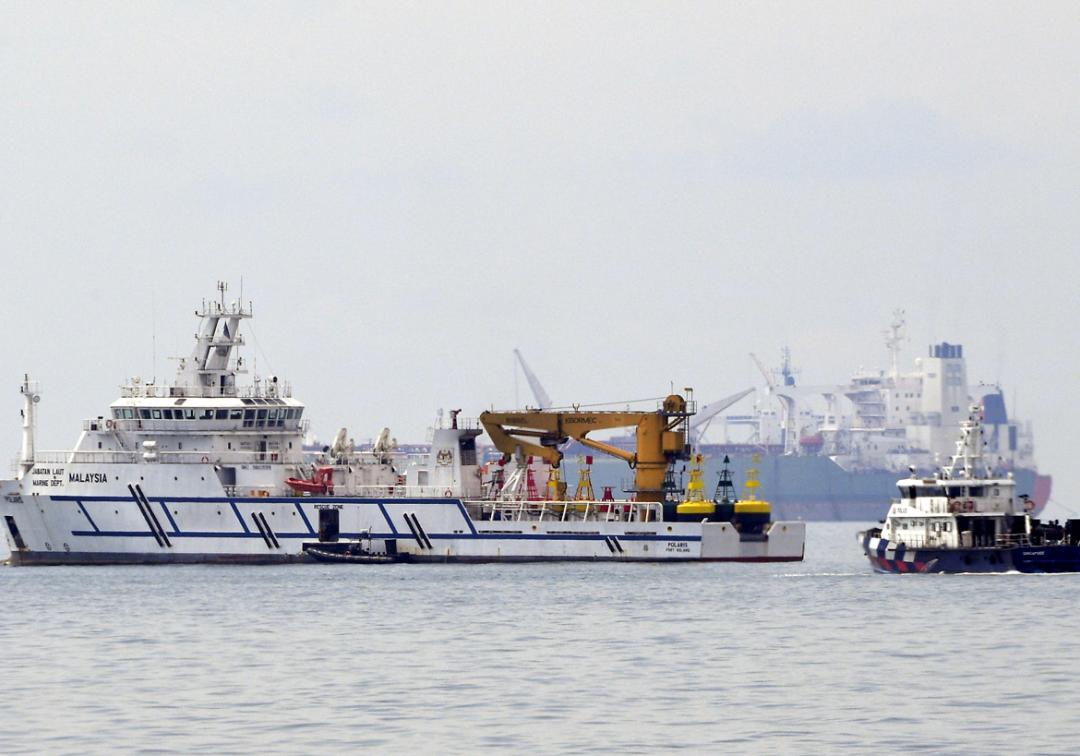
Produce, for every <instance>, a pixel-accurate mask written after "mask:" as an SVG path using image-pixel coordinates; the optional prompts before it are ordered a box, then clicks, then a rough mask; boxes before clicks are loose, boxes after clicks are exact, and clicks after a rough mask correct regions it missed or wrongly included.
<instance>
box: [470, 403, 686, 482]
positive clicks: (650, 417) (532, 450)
mask: <svg viewBox="0 0 1080 756" xmlns="http://www.w3.org/2000/svg"><path fill="white" fill-rule="evenodd" d="M693 413H694V409H693V406H692V403H688V402H687V401H686V400H685V399H684V398H683V397H681V396H679V395H678V394H672V395H671V396H669V397H667V398H666V399H665V400H664V403H663V406H662V408H661V409H659V410H656V411H653V412H599V411H597V412H590V411H578V410H572V411H552V410H546V411H545V410H524V411H512V412H494V411H491V412H484V413H482V414H481V415H480V422H481V423H483V425H484V429H485V430H486V431H487V434H488V436H490V437H491V441H492V443H494V444H495V448H497V449H498V450H499V451H501V452H502V454H503V459H504V460H505V461H509V459H510V457H511V456H512V455H513V454H515V452H517V451H518V450H520V451H521V453H523V454H526V455H532V456H535V457H540V458H541V459H543V460H544V461H545V462H547V463H548V464H549V465H551V466H552V467H558V466H559V463H560V462H562V457H563V455H562V452H561V451H559V448H558V447H559V446H560V445H561V444H563V443H565V442H566V441H568V440H570V439H574V440H577V441H580V442H581V443H582V444H584V445H585V446H588V447H589V448H591V449H595V450H597V451H599V452H603V453H604V454H610V455H612V456H613V457H618V458H619V459H622V460H624V461H625V462H626V463H627V464H629V465H630V467H631V468H633V469H634V489H635V491H636V492H637V498H638V500H639V501H663V500H664V475H665V473H666V472H667V469H668V466H669V465H670V464H671V463H672V462H673V461H674V460H676V459H686V458H688V456H689V451H688V449H689V447H688V446H687V443H686V435H687V425H688V422H689V419H690V417H691V415H693ZM625 427H636V428H637V436H636V445H635V450H634V451H633V452H630V451H627V450H625V449H621V448H619V447H617V446H613V445H611V444H606V443H604V442H602V441H596V440H594V439H591V438H588V437H587V436H588V434H589V433H591V432H592V431H596V430H602V429H606V428H625Z"/></svg>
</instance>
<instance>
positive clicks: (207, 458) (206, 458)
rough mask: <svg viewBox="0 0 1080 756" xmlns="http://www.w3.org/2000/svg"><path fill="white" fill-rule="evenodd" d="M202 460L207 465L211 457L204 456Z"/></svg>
mask: <svg viewBox="0 0 1080 756" xmlns="http://www.w3.org/2000/svg"><path fill="white" fill-rule="evenodd" d="M201 461H202V463H203V464H204V465H205V464H206V463H207V462H209V461H210V458H209V457H203V458H202V460H201Z"/></svg>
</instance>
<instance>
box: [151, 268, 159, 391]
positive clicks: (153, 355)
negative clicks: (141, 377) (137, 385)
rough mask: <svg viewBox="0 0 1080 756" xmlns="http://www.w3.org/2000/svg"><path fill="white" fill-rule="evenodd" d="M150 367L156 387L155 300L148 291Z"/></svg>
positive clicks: (152, 293) (152, 294)
mask: <svg viewBox="0 0 1080 756" xmlns="http://www.w3.org/2000/svg"><path fill="white" fill-rule="evenodd" d="M150 366H151V368H152V370H151V372H152V373H153V374H154V379H153V381H152V383H153V384H154V385H155V386H156V385H157V298H156V296H155V295H154V290H153V289H151V290H150Z"/></svg>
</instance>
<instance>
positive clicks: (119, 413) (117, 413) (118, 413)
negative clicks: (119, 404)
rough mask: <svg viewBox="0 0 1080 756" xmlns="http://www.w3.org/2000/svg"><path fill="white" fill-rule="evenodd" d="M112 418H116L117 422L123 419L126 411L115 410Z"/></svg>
mask: <svg viewBox="0 0 1080 756" xmlns="http://www.w3.org/2000/svg"><path fill="white" fill-rule="evenodd" d="M112 416H113V417H114V418H116V419H117V420H119V419H120V418H122V417H123V416H124V411H123V410H122V409H114V410H113V411H112Z"/></svg>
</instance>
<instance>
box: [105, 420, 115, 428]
mask: <svg viewBox="0 0 1080 756" xmlns="http://www.w3.org/2000/svg"><path fill="white" fill-rule="evenodd" d="M105 427H106V428H108V429H109V430H112V429H113V421H112V420H106V421H105Z"/></svg>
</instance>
